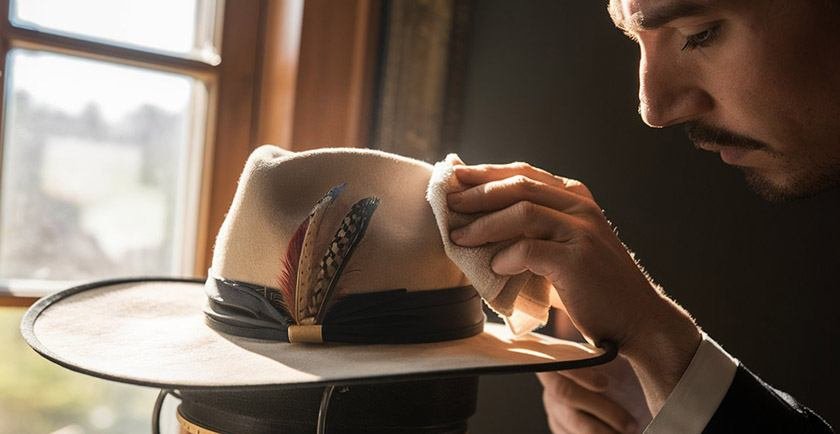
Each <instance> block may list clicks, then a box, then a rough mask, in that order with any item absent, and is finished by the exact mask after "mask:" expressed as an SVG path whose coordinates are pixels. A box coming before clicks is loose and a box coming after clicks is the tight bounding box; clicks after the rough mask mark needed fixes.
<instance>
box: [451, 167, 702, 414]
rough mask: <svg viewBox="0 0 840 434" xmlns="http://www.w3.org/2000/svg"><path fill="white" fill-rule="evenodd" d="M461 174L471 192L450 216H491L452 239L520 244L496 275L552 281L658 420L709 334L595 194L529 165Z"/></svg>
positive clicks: (459, 196) (454, 200) (458, 199)
mask: <svg viewBox="0 0 840 434" xmlns="http://www.w3.org/2000/svg"><path fill="white" fill-rule="evenodd" d="M455 174H456V176H457V177H458V179H459V180H460V181H461V182H462V183H463V184H466V185H468V186H471V187H470V188H468V189H466V190H464V191H462V192H458V193H452V194H450V195H449V198H448V201H449V207H450V208H451V209H452V210H454V211H456V212H461V213H483V215H482V216H481V217H479V218H478V219H476V220H475V221H473V222H472V223H470V224H469V225H467V226H465V227H463V228H458V229H456V230H454V231H452V232H451V233H450V238H451V239H452V241H453V242H454V243H456V244H458V245H461V246H480V245H483V244H485V243H490V242H498V241H506V240H515V242H514V243H513V244H511V245H510V246H509V247H507V248H506V249H503V250H502V251H500V252H499V253H498V254H497V255H496V257H495V258H493V262H492V267H493V271H494V272H496V273H498V274H502V275H513V274H518V273H521V272H523V271H526V270H530V271H531V272H533V273H535V274H538V275H541V276H545V277H547V278H548V279H550V280H551V281H552V282H553V284H554V287H555V288H556V289H557V292H558V294H559V296H560V298H561V300H562V302H563V305H564V308H565V309H566V311H567V313H568V315H569V317H570V318H571V319H572V321H573V323H574V324H575V327H577V329H578V330H580V331H581V333H583V335H584V337H586V338H587V339H589V340H591V341H592V342H596V343H597V342H601V341H607V340H608V341H612V342H614V343H616V344H617V345H618V346H619V349H620V351H621V354H623V355H624V356H625V357H627V359H628V361H629V362H630V364H631V365H632V366H633V368H634V369H635V370H636V373H637V374H638V376H639V380H640V381H641V384H642V388H643V390H644V391H645V396H646V398H647V401H648V405H649V407H650V409H651V410H652V412H653V413H654V414H655V413H656V412H658V411H659V409H660V408H661V406H662V403H663V402H664V401H665V399H666V398H667V396H668V394H669V393H670V392H671V390H672V389H673V387H674V386H675V385H676V383H677V381H678V380H679V378H680V377H681V376H682V373H683V372H684V371H685V368H686V367H688V364H689V362H690V361H691V358H692V357H693V355H694V352H695V351H696V349H697V346H698V345H699V343H700V333H699V330H698V329H697V327H696V326H695V325H694V322H693V321H692V320H691V318H690V317H689V316H688V314H686V313H685V311H683V310H682V309H681V308H679V306H677V305H676V304H675V303H673V302H672V301H671V300H670V299H668V298H667V297H665V296H664V295H662V294H661V292H660V291H659V290H658V289H657V288H656V287H655V286H654V285H653V284H652V283H651V281H650V280H649V279H648V278H647V276H646V275H645V274H644V273H643V272H642V271H641V270H640V269H639V267H638V265H637V264H636V262H635V261H634V259H633V257H632V256H631V255H630V253H629V252H628V251H627V249H626V248H625V247H624V245H623V244H622V243H621V241H619V240H618V237H617V236H616V235H615V233H614V232H613V229H612V227H611V226H610V224H609V222H608V221H607V219H606V218H605V217H604V215H603V213H602V212H601V208H600V207H599V206H598V205H597V204H596V203H595V201H594V200H593V198H592V195H591V193H590V192H589V190H588V189H587V188H586V187H585V186H584V185H583V184H581V183H580V182H577V181H574V180H570V179H566V178H562V177H558V176H554V175H552V174H550V173H548V172H546V171H544V170H540V169H537V168H534V167H532V166H530V165H527V164H524V163H513V164H506V165H479V166H457V167H456V170H455Z"/></svg>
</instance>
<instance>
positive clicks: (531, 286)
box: [426, 154, 554, 335]
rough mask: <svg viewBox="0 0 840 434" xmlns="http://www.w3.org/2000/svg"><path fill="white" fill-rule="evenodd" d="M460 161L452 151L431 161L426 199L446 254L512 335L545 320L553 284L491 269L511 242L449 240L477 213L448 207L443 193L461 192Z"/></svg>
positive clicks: (539, 277) (543, 322)
mask: <svg viewBox="0 0 840 434" xmlns="http://www.w3.org/2000/svg"><path fill="white" fill-rule="evenodd" d="M462 164H464V163H463V162H462V161H461V159H460V158H458V156H457V155H455V154H449V155H448V156H447V157H446V159H445V160H444V161H440V162H438V163H437V164H435V168H434V171H433V172H432V178H431V180H430V181H429V188H428V190H427V191H426V200H428V201H429V204H431V206H432V211H433V212H434V214H435V219H436V220H437V224H438V228H439V229H440V235H441V238H442V239H443V247H444V250H445V251H446V254H447V255H448V256H449V258H450V259H451V260H452V262H454V263H455V264H456V265H457V266H458V267H459V268H460V269H461V271H462V272H463V273H464V275H466V276H467V278H468V279H469V280H470V283H471V284H472V285H473V286H474V287H475V289H476V291H478V294H479V295H480V296H481V298H483V299H484V301H485V302H486V303H487V305H488V306H490V308H491V309H493V311H494V312H496V313H497V314H499V316H501V317H502V318H503V319H504V320H505V323H507V325H508V327H509V328H510V330H511V331H512V332H513V333H514V334H516V335H522V334H524V333H528V332H530V331H533V330H534V329H536V328H539V327H542V326H544V325H545V324H546V322H548V312H549V308H550V306H551V302H550V294H551V291H553V290H554V288H553V285H552V284H551V282H549V281H548V280H547V279H546V278H544V277H542V276H538V275H535V274H534V273H531V272H524V273H521V274H517V275H515V276H501V275H498V274H496V273H494V272H493V270H492V269H491V266H490V262H491V261H492V260H493V256H495V255H496V253H498V252H499V251H500V250H502V249H503V248H505V247H507V246H509V245H510V244H511V243H512V241H509V242H500V243H488V244H485V245H483V246H480V247H461V246H458V245H455V244H453V243H452V241H451V240H450V239H449V232H450V231H451V230H453V229H457V228H460V227H462V226H466V225H467V224H469V223H470V222H472V221H474V220H475V219H476V218H478V217H479V216H477V215H475V214H460V213H456V212H454V211H452V210H451V209H449V206H448V204H447V195H448V194H449V193H453V192H458V191H463V190H466V189H467V188H468V186H466V185H463V184H462V183H460V181H458V178H457V177H456V176H455V169H454V167H455V166H457V165H462Z"/></svg>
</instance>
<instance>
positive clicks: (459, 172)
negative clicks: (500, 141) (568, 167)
mask: <svg viewBox="0 0 840 434" xmlns="http://www.w3.org/2000/svg"><path fill="white" fill-rule="evenodd" d="M516 175H524V176H526V177H528V178H531V179H533V180H535V181H539V182H542V183H545V184H549V185H553V186H555V187H560V188H565V189H566V190H569V191H570V192H572V193H575V194H578V195H580V196H583V197H588V198H590V199H591V198H592V193H591V192H590V191H589V189H588V188H586V186H585V185H583V184H582V183H581V182H580V181H577V180H574V179H569V178H564V177H562V176H556V175H552V174H551V173H549V172H547V171H545V170H542V169H539V168H536V167H534V166H531V165H530V164H527V163H510V164H479V165H475V166H456V167H455V176H457V177H458V180H459V181H461V182H462V183H464V184H468V185H479V184H485V183H487V182H491V181H497V180H500V179H505V178H510V177H512V176H516Z"/></svg>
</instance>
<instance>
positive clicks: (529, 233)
mask: <svg viewBox="0 0 840 434" xmlns="http://www.w3.org/2000/svg"><path fill="white" fill-rule="evenodd" d="M575 227H576V218H575V217H572V216H569V215H567V214H564V213H561V212H559V211H555V210H553V209H551V208H547V207H544V206H541V205H536V204H534V203H532V202H524V201H523V202H517V203H516V204H513V205H511V206H509V207H507V208H504V209H502V210H500V211H497V212H494V213H490V214H487V215H485V216H482V217H479V218H478V219H476V220H475V221H473V222H472V223H470V224H468V225H467V226H464V227H462V228H459V229H456V230H454V231H452V232H451V233H450V235H449V236H450V238H451V239H452V241H453V242H455V243H456V244H458V245H460V246H465V247H472V246H480V245H482V244H485V243H491V242H495V241H503V240H510V239H516V238H521V237H525V238H535V239H548V240H555V241H566V240H568V239H569V238H570V237H571V235H572V233H573V232H574V230H575Z"/></svg>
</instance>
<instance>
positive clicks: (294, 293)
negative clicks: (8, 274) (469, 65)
mask: <svg viewBox="0 0 840 434" xmlns="http://www.w3.org/2000/svg"><path fill="white" fill-rule="evenodd" d="M431 173H432V166H431V165H429V164H427V163H424V162H420V161H416V160H412V159H409V158H405V157H401V156H397V155H393V154H388V153H384V152H379V151H374V150H364V149H336V148H331V149H321V150H315V151H308V152H300V153H292V152H288V151H285V150H282V149H280V148H277V147H274V146H263V147H260V148H258V149H256V150H255V151H254V152H253V154H252V155H251V157H250V158H249V160H248V162H247V164H246V167H245V170H244V172H243V174H242V176H241V178H240V180H239V185H238V188H237V191H236V195H235V197H234V200H233V203H232V205H231V207H230V210H229V212H228V214H227V216H226V217H225V221H224V223H223V225H222V227H221V229H220V231H219V234H218V237H217V239H216V244H215V248H214V255H213V260H212V266H211V268H210V270H209V273H208V274H209V276H208V278H207V279H206V280H181V279H162V278H146V279H129V280H112V281H103V282H96V283H91V284H88V285H83V286H79V287H75V288H71V289H68V290H65V291H62V292H59V293H57V294H54V295H52V296H49V297H46V298H44V299H42V300H40V301H38V302H37V303H36V304H35V305H34V306H32V308H31V309H30V310H29V311H28V312H27V314H26V315H25V317H24V319H23V322H22V324H21V329H22V332H23V335H24V337H25V338H26V340H27V342H28V343H29V344H30V345H31V346H32V347H33V348H34V349H35V350H36V351H37V352H39V353H40V354H42V355H43V356H44V357H46V358H48V359H50V360H52V361H54V362H56V363H58V364H60V365H62V366H65V367H67V368H69V369H73V370H76V371H79V372H83V373H86V374H90V375H93V376H97V377H102V378H106V379H111V380H116V381H120V382H126V383H132V384H139V385H146V386H154V387H160V388H174V389H189V388H196V389H202V388H228V389H231V390H234V389H245V388H258V387H268V388H276V387H306V386H318V385H335V384H362V383H376V382H392V381H402V380H413V379H426V378H440V377H450V376H451V377H457V376H468V375H478V374H490V373H504V372H526V371H549V370H561V369H570V368H576V367H583V366H589V365H595V364H599V363H604V362H606V361H609V360H611V359H612V358H613V357H615V349H613V348H611V349H601V348H596V347H593V346H590V345H586V344H580V343H574V342H569V341H564V340H559V339H554V338H551V337H548V336H544V335H541V334H538V333H529V334H526V335H524V336H520V337H516V338H514V337H513V335H512V334H511V333H510V332H509V331H508V330H507V329H506V327H505V326H503V325H499V324H491V323H486V322H485V319H486V318H485V316H484V314H483V312H482V306H481V299H480V297H479V296H478V294H477V293H476V291H475V289H473V288H472V287H471V286H470V282H468V281H467V280H466V278H465V277H464V274H463V273H462V272H461V270H460V269H459V268H458V267H457V266H456V265H455V264H454V263H453V262H452V261H451V260H450V259H449V258H448V257H447V255H446V253H445V252H444V248H443V243H442V240H441V232H440V231H439V229H438V226H437V223H436V221H435V217H434V215H433V213H432V210H431V208H430V205H429V204H428V202H426V200H425V192H426V188H427V185H428V183H429V180H430V176H431Z"/></svg>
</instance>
